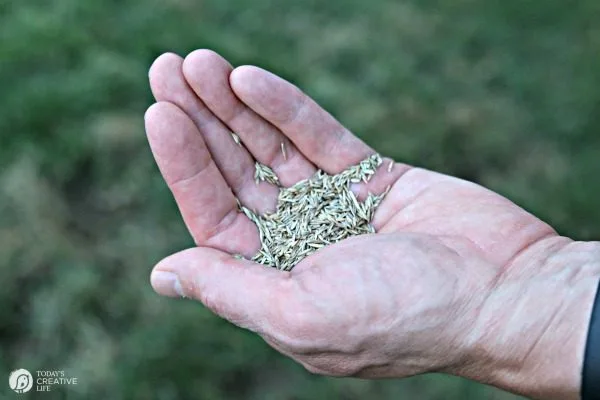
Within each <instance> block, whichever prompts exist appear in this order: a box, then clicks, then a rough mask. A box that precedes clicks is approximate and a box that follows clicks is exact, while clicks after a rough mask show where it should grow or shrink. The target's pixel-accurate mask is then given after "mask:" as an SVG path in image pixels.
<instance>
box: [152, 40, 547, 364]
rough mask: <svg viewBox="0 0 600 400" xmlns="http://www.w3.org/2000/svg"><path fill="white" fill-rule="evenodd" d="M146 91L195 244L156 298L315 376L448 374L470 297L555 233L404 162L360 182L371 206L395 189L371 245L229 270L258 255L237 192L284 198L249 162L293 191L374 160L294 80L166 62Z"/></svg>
mask: <svg viewBox="0 0 600 400" xmlns="http://www.w3.org/2000/svg"><path fill="white" fill-rule="evenodd" d="M150 83H151V87H152V91H153V93H154V96H155V98H156V100H157V103H156V104H154V105H153V106H151V107H150V108H149V110H148V112H147V113H146V130H147V134H148V138H149V141H150V145H151V147H152V151H153V153H154V156H155V158H156V161H157V164H158V166H159V168H160V170H161V172H162V174H163V176H164V178H165V180H166V182H167V184H168V185H169V187H170V188H171V190H172V192H173V194H174V196H175V199H176V201H177V204H178V206H179V209H180V211H181V214H182V216H183V219H184V221H185V223H186V225H187V227H188V229H189V230H190V232H191V234H192V236H193V238H194V240H195V243H196V244H197V247H196V248H193V249H189V250H186V251H183V252H180V253H177V254H175V255H173V256H171V257H168V258H166V259H165V260H163V261H162V262H161V263H159V265H158V266H157V267H156V270H155V272H154V274H153V285H154V287H155V288H156V289H157V291H159V292H160V293H163V294H171V295H175V294H176V293H179V294H185V295H186V296H188V297H194V298H196V299H198V300H200V301H202V302H203V303H204V304H205V305H207V306H208V307H210V308H211V309H212V310H214V311H215V312H217V313H218V314H219V315H221V316H223V317H225V318H228V319H229V320H231V321H233V322H234V323H237V324H238V325H241V326H243V327H246V328H249V329H251V330H253V331H256V332H258V333H259V334H261V335H262V336H263V337H264V338H265V339H266V340H267V341H268V342H269V343H270V344H271V345H272V346H274V347H275V348H277V349H279V350H280V351H281V352H283V353H285V354H288V355H290V356H292V357H294V358H296V359H297V360H298V361H300V362H302V363H303V364H304V365H306V366H307V367H308V368H309V369H311V370H313V371H317V372H323V373H328V374H336V375H362V376H406V375H411V374H415V373H419V372H424V371H427V370H433V369H436V370H444V369H446V368H450V365H453V363H456V362H458V361H457V360H459V359H460V358H461V354H458V350H456V349H457V348H460V347H461V346H460V345H459V344H457V343H456V337H458V336H459V335H460V330H461V329H465V328H464V326H465V325H468V324H475V323H476V321H475V319H476V318H475V316H474V315H472V314H473V313H472V312H471V311H470V310H471V308H469V307H470V306H473V307H472V308H473V309H476V308H477V307H480V306H481V304H480V303H479V302H480V301H483V299H484V298H485V297H486V293H485V291H484V289H481V290H482V294H481V296H480V297H477V296H473V295H472V294H473V292H474V291H476V290H478V288H487V287H488V285H489V284H491V283H490V282H493V281H494V279H496V278H497V276H498V275H500V274H502V273H503V271H505V270H506V269H507V268H509V267H511V266H512V265H516V264H517V263H516V260H517V259H518V258H519V257H520V255H522V254H524V253H525V251H524V250H525V249H529V248H531V247H532V246H533V245H534V244H536V243H540V242H541V241H542V240H543V239H545V238H554V237H556V233H555V232H554V231H553V230H552V228H551V227H549V226H548V225H547V224H545V223H543V222H542V221H540V220H539V219H537V218H535V217H534V216H532V215H531V214H529V213H527V212H526V211H524V210H523V209H521V208H519V207H518V206H516V205H514V204H513V203H511V202H510V201H508V200H507V199H505V198H503V197H501V196H499V195H497V194H495V193H493V192H491V191H489V190H487V189H485V188H483V187H480V186H478V185H475V184H473V183H470V182H466V181H463V180H460V179H456V178H453V177H450V176H446V175H442V174H438V173H435V172H431V171H427V170H425V169H421V168H415V167H411V166H408V165H405V164H401V163H395V164H394V165H393V168H392V169H391V171H389V172H388V171H387V167H388V165H389V163H390V162H391V160H389V159H386V158H384V164H383V165H382V167H380V170H379V171H378V172H377V173H376V175H375V176H374V177H373V179H371V181H370V182H369V183H368V184H361V185H360V186H359V187H357V190H358V191H359V197H363V198H364V196H366V194H367V193H368V192H373V193H381V192H383V191H384V190H385V188H386V187H387V186H388V185H389V186H391V190H390V192H389V194H388V195H387V197H386V198H385V200H384V201H383V202H382V204H381V205H380V207H379V209H378V210H377V212H376V214H375V217H374V220H373V225H374V226H375V228H376V230H377V232H378V233H377V234H375V235H365V236H360V237H356V238H352V239H349V240H346V241H343V242H341V243H338V244H336V245H333V246H330V247H328V248H325V249H323V250H320V251H318V252H316V253H315V254H313V255H312V256H310V257H308V258H306V259H305V260H303V261H302V262H301V263H300V264H299V265H298V266H297V267H296V268H295V269H294V270H292V271H291V272H289V273H288V272H281V271H276V270H274V269H270V268H264V267H261V266H258V265H253V263H251V262H249V261H245V260H238V259H235V258H234V257H232V255H233V254H242V255H244V256H246V257H247V258H251V257H252V256H253V255H254V254H255V253H256V252H257V251H258V250H259V248H260V242H259V236H258V232H257V229H256V227H255V226H254V225H253V224H252V222H251V221H250V220H249V219H248V218H247V217H246V216H245V215H244V214H242V213H240V212H238V209H237V203H236V197H237V198H238V199H239V200H240V201H241V202H242V203H243V204H244V205H246V206H247V207H249V208H251V209H256V210H257V211H258V212H266V211H269V210H272V209H274V207H275V204H276V199H277V193H278V189H277V188H276V187H275V186H273V185H270V184H268V183H265V182H262V183H260V184H258V185H257V184H255V182H254V160H258V161H260V162H261V163H263V164H266V165H269V166H270V167H271V168H272V169H273V170H274V171H275V173H276V174H277V175H278V176H279V178H280V181H281V183H282V185H284V186H291V185H293V184H294V183H296V182H298V181H299V180H301V179H305V178H309V177H311V176H312V175H313V174H314V172H315V171H316V170H317V169H322V170H324V171H326V172H328V173H332V174H333V173H338V172H341V171H342V170H344V169H345V168H347V167H349V166H351V165H354V164H356V163H358V162H359V161H361V160H362V159H364V158H366V157H367V156H368V155H370V154H372V153H374V152H375V151H374V150H373V149H372V148H370V147H369V146H368V145H366V144H365V143H364V142H362V141H361V140H360V139H358V138H357V137H356V136H355V135H353V134H352V133H351V132H349V131H348V130H347V129H345V128H344V127H343V126H342V125H341V124H340V123H339V122H338V121H336V120H335V119H334V118H333V117H332V116H331V115H330V114H328V113H327V112H326V111H324V110H323V109H322V108H321V107H319V106H318V105H317V104H316V103H315V102H314V101H313V100H312V99H310V98H309V97H307V96H306V95H305V94H303V93H302V92H301V91H300V90H299V89H298V88H296V87H295V86H293V85H292V84H290V83H288V82H286V81H284V80H283V79H281V78H279V77H277V76H275V75H273V74H271V73H269V72H266V71H264V70H262V69H260V68H257V67H250V66H244V67H239V68H236V69H235V70H233V68H232V67H231V66H230V65H229V64H228V63H227V61H225V60H224V59H223V58H222V57H220V56H219V55H218V54H216V53H214V52H212V51H208V50H198V51H196V52H193V53H192V54H190V55H189V56H187V57H186V59H185V60H183V59H182V58H180V57H179V56H176V55H174V54H165V55H163V56H161V57H159V58H158V59H157V60H156V61H155V63H154V64H153V66H152V68H151V71H150ZM231 132H235V133H236V134H237V135H238V136H239V137H240V138H241V141H242V142H243V144H244V146H243V147H242V146H239V145H238V144H236V143H235V142H234V141H233V140H232V137H231V135H230V133H231ZM282 143H283V145H284V147H285V149H286V152H285V154H284V153H283V152H282V151H281V146H282ZM384 155H385V154H384ZM520 265H521V264H520ZM523 265H524V264H523ZM515 268H517V267H515ZM174 274H175V275H177V276H176V277H174ZM174 281H177V284H176V285H174V284H173V282H174ZM169 285H171V286H169ZM167 286H169V288H167ZM173 287H174V288H173ZM471 303H474V304H471ZM459 317H460V318H459ZM461 318H462V319H461ZM456 321H459V322H460V323H457V322H456ZM407 324H411V325H410V327H407ZM394 331H395V332H396V334H394V335H395V336H393V337H392V336H390V335H392V334H391V333H390V332H394ZM398 331H402V332H403V333H402V335H401V336H402V337H401V338H400V339H399V336H398V333H397V332H398ZM441 337H446V338H447V340H446V341H445V342H444V341H443V340H441V339H440V338H441ZM365 343H368V344H365ZM392 343H395V344H394V349H393V350H390V347H391V346H392ZM435 343H440V344H439V346H438V345H435ZM441 354H443V355H441ZM398 360H400V361H398Z"/></svg>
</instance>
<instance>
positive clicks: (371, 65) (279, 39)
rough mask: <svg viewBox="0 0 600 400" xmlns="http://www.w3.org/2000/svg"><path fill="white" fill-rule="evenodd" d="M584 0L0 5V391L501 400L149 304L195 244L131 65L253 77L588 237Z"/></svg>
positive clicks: (599, 91)
mask: <svg viewBox="0 0 600 400" xmlns="http://www.w3.org/2000/svg"><path fill="white" fill-rule="evenodd" d="M599 4H600V3H598V1H597V0H581V1H579V2H577V3H574V4H571V3H569V4H567V3H566V2H564V1H557V0H530V1H527V2H524V1H522V0H503V1H500V0H488V1H483V0H481V1H475V0H427V1H417V0H403V1H392V0H389V1H388V0H373V1H369V2H366V1H358V0H349V1H341V0H339V1H316V0H306V1H299V2H283V1H275V0H272V1H271V0H255V1H253V2H246V1H242V0H230V1H223V0H206V1H192V0H166V1H157V0H151V1H148V0H128V1H115V0H113V1H109V0H105V1H97V2H84V1H80V0H55V1H50V2H49V1H41V0H27V1H18V2H17V1H7V0H0V38H1V40H0V135H1V136H0V137H1V139H2V140H1V144H2V146H0V160H1V164H0V165H1V167H2V168H1V170H0V199H1V200H0V282H2V290H1V291H0V304H1V306H0V332H1V336H0V337H1V339H2V342H1V343H2V347H1V348H0V378H1V377H8V372H9V371H10V370H11V369H15V368H28V369H30V370H36V369H65V370H67V371H69V372H70V373H71V374H73V375H75V376H77V377H78V378H79V381H80V383H79V385H78V386H76V387H70V388H67V390H64V391H56V392H54V394H53V395H52V394H50V395H46V396H43V397H42V395H40V396H39V397H40V398H45V399H50V398H67V399H71V398H99V399H102V398H111V399H145V398H157V399H165V400H167V399H186V398H190V399H192V398H193V399H211V400H212V399H261V400H263V399H290V400H291V399H294V400H296V399H298V400H300V399H321V398H323V399H366V398H369V399H370V398H376V399H432V400H433V399H444V400H447V399H512V398H514V397H513V396H510V395H507V394H503V393H501V392H499V391H496V390H492V389H489V388H485V387H483V386H480V385H476V384H473V383H471V382H467V381H464V380H459V379H455V378H449V377H442V376H425V377H417V378H412V379H407V380H403V381H364V380H353V379H329V378H322V377H316V376H312V375H310V374H308V373H306V372H305V371H304V370H303V369H302V368H301V367H299V366H298V365H296V364H294V363H293V362H292V361H290V360H287V359H285V358H284V357H283V356H280V355H278V354H277V353H276V352H275V351H273V350H270V349H269V348H268V346H266V345H265V344H264V343H263V342H262V341H261V340H260V339H258V338H257V337H255V336H253V335H251V334H249V333H247V332H245V331H242V330H240V329H237V328H235V327H234V326H232V325H230V324H228V323H226V322H224V321H221V320H219V319H217V318H216V317H214V316H212V315H211V314H210V313H209V312H207V311H206V310H205V309H204V308H202V307H201V306H199V305H197V304H193V303H191V302H185V301H174V300H167V299H163V298H159V297H158V296H157V295H155V294H154V293H153V292H152V291H151V289H150V286H149V284H148V273H149V271H150V268H151V267H152V266H153V264H154V263H155V262H156V261H158V260H159V259H160V258H162V257H163V256H165V255H167V254H169V253H170V252H173V251H175V250H179V249H182V248H185V247H187V246H191V245H192V242H191V240H190V238H189V236H188V234H187V232H186V231H185V227H184V225H183V223H182V222H181V221H180V218H179V215H178V212H177V210H176V207H175V204H174V202H173V200H172V199H171V196H170V193H169V192H168V190H167V188H166V187H165V185H164V184H163V182H162V181H161V178H160V175H159V172H158V170H157V168H156V167H155V166H154V163H153V160H152V156H151V154H150V151H149V149H148V146H147V144H146V142H145V137H144V133H143V121H142V115H143V112H144V110H145V108H146V107H147V106H148V105H149V104H150V103H151V101H152V98H151V95H150V92H149V89H148V85H147V69H148V67H149V65H150V63H151V62H152V60H153V59H154V58H155V57H156V56H157V55H159V54H160V53H162V52H164V51H175V52H177V53H179V54H182V55H184V54H186V53H187V52H189V51H191V50H193V49H195V48H203V47H208V48H212V49H214V50H216V51H218V52H220V53H221V54H223V55H224V56H225V57H227V58H229V59H230V60H231V62H232V63H234V64H236V65H239V64H258V65H261V66H263V67H266V68H269V69H271V70H273V71H274V72H277V73H279V74H281V75H283V76H284V77H286V78H288V79H290V80H291V81H293V82H295V83H297V84H298V85H300V86H301V87H302V88H304V89H305V90H306V91H307V92H308V93H309V94H310V95H312V96H314V97H315V98H316V99H317V100H318V101H319V102H321V103H322V104H323V105H325V106H326V107H327V108H328V109H329V110H330V111H331V112H332V113H333V114H334V115H336V116H337V117H338V118H339V119H340V120H341V121H342V122H344V123H345V124H346V125H347V126H348V127H349V128H351V129H352V130H353V131H355V132H356V133H357V134H359V135H360V136H361V137H362V138H363V139H364V140H366V141H367V142H368V143H369V144H371V145H372V146H373V147H375V148H376V149H377V150H379V151H380V152H382V153H384V154H386V155H389V156H393V157H395V158H397V159H398V160H402V161H405V162H410V163H413V164H417V165H420V166H425V167H428V168H432V169H436V170H440V171H442V172H445V173H450V174H456V175H458V176H461V177H464V178H467V179H470V180H473V181H476V182H480V183H482V184H484V185H486V186H488V187H491V188H492V189H495V190H497V191H499V192H500V193H502V194H504V195H506V196H508V197H509V198H511V199H513V200H514V201H516V202H517V203H519V204H520V205H522V206H524V207H526V208H527V209H529V210H531V211H532V212H534V213H536V214H538V215H540V216H541V217H542V218H543V219H545V220H546V221H548V222H550V223H551V224H552V225H554V226H555V227H557V229H559V231H560V232H561V233H563V234H566V235H571V236H573V237H575V238H578V239H592V238H595V239H598V238H599V237H600V207H598V199H600V187H599V186H598V184H597V183H598V171H599V169H600V117H599V116H600V52H599V51H598V49H599V48H600V5H599ZM1 379H4V378H1ZM8 390H9V389H8V385H4V384H3V385H0V394H4V393H6V395H7V396H9V397H14V396H11V395H10V394H9V393H8ZM23 398H36V397H35V393H33V394H30V395H29V396H23Z"/></svg>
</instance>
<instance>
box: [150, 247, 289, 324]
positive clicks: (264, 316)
mask: <svg viewBox="0 0 600 400" xmlns="http://www.w3.org/2000/svg"><path fill="white" fill-rule="evenodd" d="M289 277H290V274H289V272H284V271H279V270H276V269H274V268H271V267H266V266H264V265H261V264H256V263H254V262H251V261H248V260H240V259H237V258H235V257H233V256H232V255H230V254H228V253H225V252H222V251H219V250H216V249H213V248H209V247H195V248H191V249H187V250H183V251H181V252H179V253H175V254H173V255H171V256H169V257H167V258H165V259H163V260H162V261H160V262H159V263H158V264H157V265H156V267H154V270H153V271H152V274H151V276H150V281H151V283H152V287H153V288H154V290H155V291H156V292H157V293H158V294H161V295H164V296H169V297H179V296H182V297H190V298H193V299H195V300H198V301H200V302H202V304H204V305H205V306H206V307H207V308H209V309H210V310H211V311H213V312H214V313H215V314H217V315H219V316H220V317H222V318H225V319H227V320H229V321H230V322H232V323H234V324H236V325H238V326H241V327H243V328H246V329H250V330H252V331H255V332H259V333H260V332H263V331H264V329H265V325H267V324H268V323H269V320H272V319H271V318H270V316H271V314H272V313H273V311H274V309H277V307H274V305H276V304H278V302H277V300H278V298H279V299H281V298H283V296H282V293H283V289H282V288H283V283H284V282H285V281H289V279H288V278H289Z"/></svg>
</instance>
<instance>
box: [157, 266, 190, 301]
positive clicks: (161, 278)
mask: <svg viewBox="0 0 600 400" xmlns="http://www.w3.org/2000/svg"><path fill="white" fill-rule="evenodd" d="M150 283H151V284H152V287H153V288H154V290H156V292H157V293H158V294H160V295H163V296H169V297H185V295H184V293H183V288H182V287H181V282H179V278H178V277H177V275H176V274H174V273H172V272H166V271H154V272H152V275H151V276H150Z"/></svg>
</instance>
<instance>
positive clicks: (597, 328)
mask: <svg viewBox="0 0 600 400" xmlns="http://www.w3.org/2000/svg"><path fill="white" fill-rule="evenodd" d="M582 374H583V375H582V379H581V399H582V400H600V284H599V285H598V290H597V292H596V298H595V300H594V307H593V309H592V318H591V320H590V329H589V331H588V337H587V344H586V346H585V356H584V360H583V372H582Z"/></svg>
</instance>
